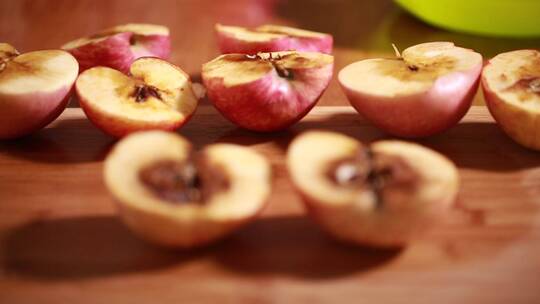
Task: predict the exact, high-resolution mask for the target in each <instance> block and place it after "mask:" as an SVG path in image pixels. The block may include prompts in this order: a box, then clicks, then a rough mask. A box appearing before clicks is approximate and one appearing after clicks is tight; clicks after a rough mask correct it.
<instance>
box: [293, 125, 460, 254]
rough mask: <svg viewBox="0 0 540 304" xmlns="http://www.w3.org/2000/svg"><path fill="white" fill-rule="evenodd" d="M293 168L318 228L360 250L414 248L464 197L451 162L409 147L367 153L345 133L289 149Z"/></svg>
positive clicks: (318, 135) (305, 138)
mask: <svg viewBox="0 0 540 304" xmlns="http://www.w3.org/2000/svg"><path fill="white" fill-rule="evenodd" d="M287 167H288V169H289V173H290V176H291V178H292V181H293V184H294V185H295V187H296V188H297V190H298V191H299V193H300V194H301V196H302V197H303V199H304V202H305V205H306V207H307V210H308V211H309V213H310V214H311V215H312V216H313V218H314V219H315V220H316V221H317V223H319V224H320V225H321V227H322V228H324V230H326V231H327V232H329V233H330V234H331V235H333V236H334V237H336V238H337V239H339V240H342V241H346V242H350V243H354V244H361V245H368V246H374V247H401V246H404V245H407V244H408V243H410V242H412V241H414V240H415V239H417V238H418V237H420V236H421V234H422V233H423V231H425V230H428V229H429V228H432V227H433V226H434V225H436V223H437V222H438V221H439V220H440V219H441V217H442V216H444V215H445V214H446V212H445V211H446V210H447V209H449V207H450V206H451V205H452V204H453V202H454V201H455V199H456V195H457V193H458V184H459V177H458V172H457V169H456V167H455V166H454V164H453V163H452V162H451V161H449V160H448V159H447V158H446V157H444V156H443V155H441V154H439V153H437V152H435V151H432V150H430V149H428V148H424V147H422V146H420V145H418V144H414V143H408V142H404V141H397V140H384V141H378V142H375V143H372V144H370V145H364V144H362V143H360V142H359V141H357V140H356V139H354V138H351V137H348V136H345V135H342V134H339V133H333V132H327V131H308V132H305V133H303V134H301V135H299V136H298V137H296V138H295V139H294V140H293V142H292V143H291V145H290V146H289V149H288V151H287Z"/></svg>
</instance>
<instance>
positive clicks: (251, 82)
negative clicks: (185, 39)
mask: <svg viewBox="0 0 540 304" xmlns="http://www.w3.org/2000/svg"><path fill="white" fill-rule="evenodd" d="M332 71H333V57H332V56H330V55H326V54H322V53H315V52H273V53H259V54H257V55H244V54H226V55H221V56H219V57H218V58H216V59H214V60H212V61H210V62H208V63H206V64H204V65H203V71H202V79H203V83H204V85H205V87H206V89H207V95H208V97H209V99H210V100H211V102H212V103H213V104H214V106H215V107H216V108H217V109H218V110H219V112H221V113H222V114H223V115H224V116H225V117H226V118H228V119H229V120H230V121H232V122H233V123H235V124H237V125H238V126H240V127H242V128H246V129H249V130H253V131H259V132H270V131H277V130H282V129H285V128H287V127H289V126H291V125H292V124H294V123H295V122H297V121H298V120H300V119H301V118H302V117H303V116H305V115H306V114H307V113H308V112H309V110H310V109H311V108H312V107H313V106H314V105H315V104H316V102H317V100H318V99H319V98H320V96H321V95H322V93H323V92H324V90H325V89H326V87H327V86H328V84H329V82H330V79H331V77H332Z"/></svg>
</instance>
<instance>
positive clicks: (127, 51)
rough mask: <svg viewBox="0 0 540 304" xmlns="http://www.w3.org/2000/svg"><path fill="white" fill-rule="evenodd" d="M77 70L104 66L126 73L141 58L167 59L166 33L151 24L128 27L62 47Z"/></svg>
mask: <svg viewBox="0 0 540 304" xmlns="http://www.w3.org/2000/svg"><path fill="white" fill-rule="evenodd" d="M62 48H63V49H64V50H67V51H69V52H70V53H71V54H73V56H75V58H77V60H78V61H79V64H80V66H81V71H84V70H86V69H89V68H91V67H95V66H107V67H110V68H113V69H117V70H119V71H122V72H125V73H127V72H128V71H129V67H130V66H131V64H132V63H133V61H135V60H137V59H138V58H141V57H158V58H161V59H167V58H168V57H169V55H170V52H171V42H170V37H169V29H168V28H166V27H164V26H161V25H154V24H138V23H130V24H124V25H119V26H115V27H112V28H109V29H106V30H103V31H101V32H99V33H97V34H94V35H92V36H89V37H84V38H79V39H76V40H73V41H71V42H68V43H66V44H65V45H63V46H62Z"/></svg>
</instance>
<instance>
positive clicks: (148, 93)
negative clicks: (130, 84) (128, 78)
mask: <svg viewBox="0 0 540 304" xmlns="http://www.w3.org/2000/svg"><path fill="white" fill-rule="evenodd" d="M131 97H133V98H135V102H145V101H146V100H147V99H148V98H150V97H154V98H157V99H159V100H162V99H161V95H160V93H159V89H158V88H156V87H154V86H151V85H146V84H137V85H135V90H134V91H133V93H132V95H131Z"/></svg>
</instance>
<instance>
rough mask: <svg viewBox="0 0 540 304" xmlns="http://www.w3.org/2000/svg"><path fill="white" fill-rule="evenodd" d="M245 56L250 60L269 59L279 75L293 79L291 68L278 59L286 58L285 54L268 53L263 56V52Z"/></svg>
mask: <svg viewBox="0 0 540 304" xmlns="http://www.w3.org/2000/svg"><path fill="white" fill-rule="evenodd" d="M245 58H247V59H249V60H262V61H267V62H269V63H270V64H272V67H273V68H274V70H275V71H276V73H277V74H278V76H279V77H281V78H287V79H293V73H292V72H291V71H290V70H289V69H287V68H285V67H283V66H281V64H280V63H279V61H278V60H281V59H283V58H285V56H281V55H280V54H275V55H272V53H268V56H263V55H262V53H259V54H256V55H245Z"/></svg>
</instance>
